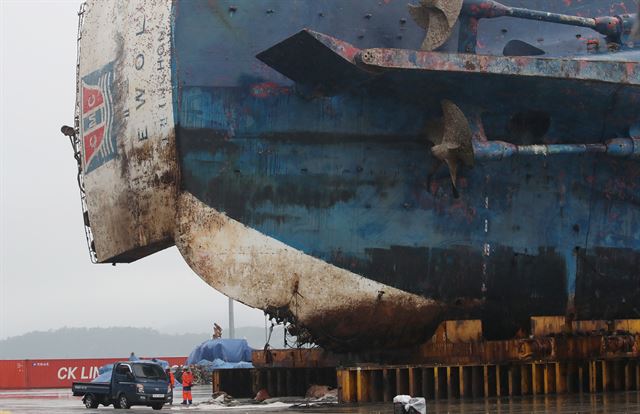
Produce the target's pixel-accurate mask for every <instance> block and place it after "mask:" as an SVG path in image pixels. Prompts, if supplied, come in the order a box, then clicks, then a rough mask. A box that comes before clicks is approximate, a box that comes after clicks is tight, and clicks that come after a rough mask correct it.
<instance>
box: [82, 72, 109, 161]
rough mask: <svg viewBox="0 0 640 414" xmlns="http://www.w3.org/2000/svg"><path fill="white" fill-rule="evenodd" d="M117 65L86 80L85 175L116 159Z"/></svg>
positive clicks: (83, 131)
mask: <svg viewBox="0 0 640 414" xmlns="http://www.w3.org/2000/svg"><path fill="white" fill-rule="evenodd" d="M112 85H113V62H111V63H109V64H107V65H106V66H104V67H103V68H101V69H98V70H97V71H95V72H93V73H90V74H88V75H87V76H84V77H83V78H82V90H81V92H80V93H81V102H82V116H81V128H82V153H83V161H84V170H85V173H88V172H90V171H92V170H94V169H96V168H98V167H100V166H101V165H103V164H104V163H106V162H107V161H109V160H111V159H113V158H115V156H116V134H115V131H114V128H113V97H112V95H111V93H112Z"/></svg>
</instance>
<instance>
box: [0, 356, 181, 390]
mask: <svg viewBox="0 0 640 414" xmlns="http://www.w3.org/2000/svg"><path fill="white" fill-rule="evenodd" d="M158 359H161V360H165V361H167V362H168V363H169V364H170V365H180V364H183V363H184V361H185V360H186V358H185V357H168V358H167V357H159V358H158ZM123 360H126V358H98V359H27V360H9V361H0V389H20V388H67V387H70V386H71V383H73V382H89V381H91V380H92V379H94V378H95V377H97V376H98V375H99V372H98V370H99V368H100V367H101V366H103V365H107V364H113V363H114V362H116V361H123Z"/></svg>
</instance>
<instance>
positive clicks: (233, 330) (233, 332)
mask: <svg viewBox="0 0 640 414" xmlns="http://www.w3.org/2000/svg"><path fill="white" fill-rule="evenodd" d="M235 336H236V328H235V325H234V322H233V299H231V298H229V339H233V338H234V337H235Z"/></svg>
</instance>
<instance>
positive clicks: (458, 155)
mask: <svg viewBox="0 0 640 414" xmlns="http://www.w3.org/2000/svg"><path fill="white" fill-rule="evenodd" d="M441 106H442V113H443V117H442V122H441V123H440V126H438V124H437V123H432V124H431V126H430V125H429V124H428V127H427V136H428V137H429V140H430V141H431V142H433V143H434V146H433V147H431V153H432V154H433V155H434V157H436V158H437V159H438V160H439V161H441V162H445V163H446V164H447V167H448V168H449V176H450V177H451V188H452V191H453V196H454V197H455V198H458V197H459V193H458V188H457V185H456V183H457V179H458V169H459V168H460V166H466V167H473V165H474V156H473V144H472V142H471V139H472V137H473V134H472V132H471V127H470V126H469V121H468V120H467V118H466V117H465V116H464V113H463V112H462V110H460V108H458V106H457V105H456V104H454V103H453V102H451V101H448V100H443V101H442V102H441ZM437 165H438V166H439V165H440V163H438V164H437ZM434 172H435V171H432V172H431V173H430V174H429V180H430V179H431V176H432V175H433V173H434Z"/></svg>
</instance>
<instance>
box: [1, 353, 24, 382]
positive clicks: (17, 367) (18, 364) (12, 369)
mask: <svg viewBox="0 0 640 414" xmlns="http://www.w3.org/2000/svg"><path fill="white" fill-rule="evenodd" d="M16 388H27V370H26V366H25V361H24V360H15V359H12V360H0V389H16Z"/></svg>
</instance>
